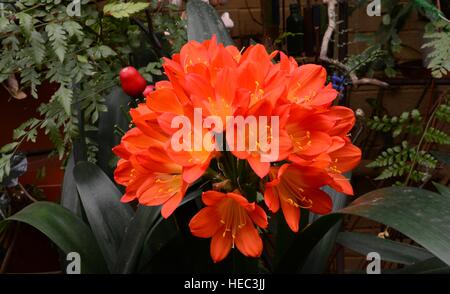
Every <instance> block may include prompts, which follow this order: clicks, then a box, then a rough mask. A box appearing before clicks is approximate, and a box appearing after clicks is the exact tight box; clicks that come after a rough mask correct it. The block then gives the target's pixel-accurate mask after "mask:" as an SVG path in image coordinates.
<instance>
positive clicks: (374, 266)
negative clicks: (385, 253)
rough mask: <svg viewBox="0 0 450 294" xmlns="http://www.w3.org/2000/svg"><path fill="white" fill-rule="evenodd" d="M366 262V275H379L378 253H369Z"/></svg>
mask: <svg viewBox="0 0 450 294" xmlns="http://www.w3.org/2000/svg"><path fill="white" fill-rule="evenodd" d="M366 260H367V261H369V263H368V264H367V267H366V273H367V274H368V275H379V274H381V256H380V254H379V253H378V252H369V253H368V254H367V256H366Z"/></svg>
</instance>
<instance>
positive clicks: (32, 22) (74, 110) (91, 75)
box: [0, 0, 186, 181]
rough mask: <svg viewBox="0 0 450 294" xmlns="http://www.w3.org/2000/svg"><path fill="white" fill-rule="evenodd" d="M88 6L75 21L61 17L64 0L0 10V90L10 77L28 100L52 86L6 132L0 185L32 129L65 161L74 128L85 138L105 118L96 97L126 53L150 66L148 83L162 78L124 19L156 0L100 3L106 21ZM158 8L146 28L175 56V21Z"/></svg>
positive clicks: (90, 147) (178, 27)
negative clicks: (9, 139)
mask: <svg viewBox="0 0 450 294" xmlns="http://www.w3.org/2000/svg"><path fill="white" fill-rule="evenodd" d="M96 2H97V1H93V0H84V1H82V5H81V16H80V17H76V16H74V17H70V16H69V15H68V14H67V1H40V0H19V1H16V3H15V5H16V7H17V9H18V10H17V11H15V10H12V8H11V6H9V5H8V6H5V9H4V11H3V15H4V16H0V36H1V38H0V40H1V43H0V83H1V82H3V81H5V80H7V79H8V78H9V77H10V76H11V74H14V75H15V77H16V78H17V80H18V81H19V82H20V85H19V87H20V90H23V91H25V92H26V91H27V90H29V92H30V93H31V96H32V97H34V98H36V99H39V94H38V87H39V86H40V85H45V87H47V88H50V85H51V86H52V87H53V85H54V86H55V87H54V88H55V92H54V94H53V96H52V97H51V98H50V100H49V102H46V103H42V104H41V105H40V107H39V108H38V111H37V112H38V113H37V116H36V118H33V119H30V120H29V121H27V122H25V123H24V124H22V125H21V126H20V127H19V128H18V129H16V130H15V131H14V137H13V140H14V144H15V145H14V146H15V148H14V149H13V150H8V148H4V149H2V151H1V152H0V157H1V161H0V171H2V173H0V181H1V180H2V177H3V175H7V174H8V171H9V160H8V158H11V156H12V154H13V153H14V152H15V151H16V149H17V147H18V146H19V145H20V144H21V143H22V142H25V141H32V142H34V141H35V140H36V138H37V133H38V130H40V129H42V130H43V132H44V133H45V134H46V135H48V137H49V138H50V140H51V141H52V142H53V143H54V145H55V153H56V154H58V155H59V157H60V158H63V157H65V156H67V154H68V153H69V151H70V149H71V146H72V142H73V141H74V140H75V139H76V138H77V137H78V136H79V134H80V132H79V130H78V124H79V123H83V124H84V128H85V130H86V132H90V131H95V130H96V123H97V122H98V119H99V116H100V113H102V112H105V111H107V107H106V105H105V100H104V98H103V97H105V95H106V94H107V93H108V92H109V91H110V89H112V87H114V86H116V85H117V84H118V72H119V70H120V68H121V67H123V66H126V65H128V64H130V63H131V62H130V61H129V57H130V56H131V55H132V54H137V53H136V52H139V50H140V53H139V54H142V52H145V54H146V58H147V59H148V60H146V61H145V62H147V63H148V62H150V63H149V64H148V66H147V67H146V68H144V69H143V71H144V73H145V76H146V78H147V80H148V81H149V82H153V76H157V75H161V74H162V73H161V71H160V62H159V57H158V56H156V55H155V56H151V54H149V53H148V52H151V48H150V46H149V45H148V44H147V43H148V40H147V38H145V37H143V36H142V31H141V30H140V29H139V27H138V26H137V25H133V24H130V21H129V20H128V19H126V18H124V17H127V16H129V15H131V14H135V13H138V12H139V11H141V10H143V9H145V8H146V7H148V6H149V5H151V6H155V5H156V2H157V1H151V4H149V3H132V2H126V3H119V2H118V1H117V2H115V3H108V4H107V5H106V6H105V9H106V11H109V12H108V15H106V13H105V14H104V13H103V11H99V10H98V7H99V6H98V5H97V3H96ZM166 6H167V5H166ZM166 6H163V7H161V8H162V10H161V12H155V13H154V14H152V20H153V27H154V29H155V31H156V32H167V34H161V36H163V37H164V39H165V42H166V43H170V44H172V45H173V46H167V47H168V48H169V49H170V50H175V51H176V50H179V48H180V47H181V46H182V44H183V43H184V42H185V40H186V32H185V28H184V23H183V22H182V21H181V19H180V17H179V15H178V14H177V13H176V12H174V11H173V9H172V7H171V6H167V7H166ZM155 7H156V6H155ZM108 9H109V10H108ZM137 16H138V14H137ZM116 17H120V18H116ZM144 24H145V22H144ZM144 50H145V51H144ZM175 51H168V52H167V53H166V54H167V55H169V54H170V53H174V52H175ZM133 60H134V59H133ZM80 113H82V116H81V115H80ZM80 117H81V118H82V119H83V120H84V121H81V122H80V121H79V118H80ZM84 140H86V144H87V151H88V157H89V159H90V160H92V161H95V157H96V150H97V149H98V146H97V143H96V142H94V140H92V139H91V138H89V137H87V138H84ZM10 146H11V145H10Z"/></svg>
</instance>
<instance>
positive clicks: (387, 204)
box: [339, 187, 450, 265]
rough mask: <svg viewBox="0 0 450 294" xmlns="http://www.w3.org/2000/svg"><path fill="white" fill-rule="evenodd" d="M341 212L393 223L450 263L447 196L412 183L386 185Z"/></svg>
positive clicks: (449, 210)
mask: <svg viewBox="0 0 450 294" xmlns="http://www.w3.org/2000/svg"><path fill="white" fill-rule="evenodd" d="M339 213H341V214H352V215H358V216H361V217H365V218H369V219H372V220H374V221H377V222H379V223H383V224H385V225H387V226H390V227H391V228H393V229H395V230H397V231H399V232H401V233H403V234H404V235H406V236H408V237H409V238H411V239H412V240H414V241H415V242H416V243H418V244H420V245H421V246H423V247H424V248H425V249H427V250H428V251H430V252H431V253H432V254H433V255H435V256H436V257H438V258H440V259H441V260H442V261H444V262H445V263H447V264H449V265H450V250H449V244H450V226H449V225H448V224H449V223H450V199H449V198H448V197H443V196H442V195H439V194H436V193H433V192H430V191H427V190H423V189H418V188H411V187H390V188H383V189H379V190H375V191H372V192H369V193H367V194H365V195H364V196H363V197H360V198H358V199H356V200H355V201H354V202H353V203H352V205H351V206H348V207H346V208H344V209H342V210H341V211H340V212H339Z"/></svg>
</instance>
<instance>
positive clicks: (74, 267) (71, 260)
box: [66, 252, 81, 275]
mask: <svg viewBox="0 0 450 294" xmlns="http://www.w3.org/2000/svg"><path fill="white" fill-rule="evenodd" d="M66 261H68V263H67V266H66V273H67V274H69V275H78V274H80V273H81V257H80V253H78V252H69V253H68V254H67V256H66Z"/></svg>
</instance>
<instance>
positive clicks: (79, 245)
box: [0, 201, 108, 274]
mask: <svg viewBox="0 0 450 294" xmlns="http://www.w3.org/2000/svg"><path fill="white" fill-rule="evenodd" d="M7 221H18V222H22V223H26V224H28V225H30V226H32V227H34V228H36V229H38V230H39V231H41V232H42V233H43V234H44V235H46V236H47V237H48V238H49V239H50V240H52V241H53V243H55V244H56V245H57V246H58V247H59V248H60V249H61V250H62V251H63V252H64V253H65V254H68V253H69V252H77V253H78V254H80V258H81V272H82V273H86V274H88V273H89V274H92V273H106V272H108V270H107V268H106V264H105V260H104V258H103V255H102V252H101V251H100V249H99V247H98V245H97V242H96V240H95V237H94V235H93V234H92V231H91V230H90V229H89V227H88V226H87V225H86V224H85V223H84V222H83V221H82V220H81V219H80V218H78V217H77V216H76V215H75V214H73V213H72V212H71V211H70V210H68V209H66V208H64V207H62V206H60V205H58V204H56V203H52V202H46V201H39V202H36V203H33V204H31V205H29V206H27V207H25V208H24V209H22V210H21V211H19V212H18V213H16V214H14V215H13V216H10V217H9V218H7V219H6V220H4V221H3V222H2V223H5V222H7ZM0 226H1V225H0Z"/></svg>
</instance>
